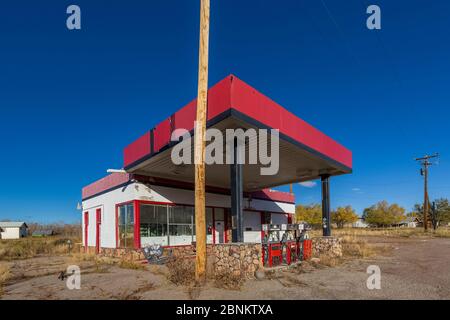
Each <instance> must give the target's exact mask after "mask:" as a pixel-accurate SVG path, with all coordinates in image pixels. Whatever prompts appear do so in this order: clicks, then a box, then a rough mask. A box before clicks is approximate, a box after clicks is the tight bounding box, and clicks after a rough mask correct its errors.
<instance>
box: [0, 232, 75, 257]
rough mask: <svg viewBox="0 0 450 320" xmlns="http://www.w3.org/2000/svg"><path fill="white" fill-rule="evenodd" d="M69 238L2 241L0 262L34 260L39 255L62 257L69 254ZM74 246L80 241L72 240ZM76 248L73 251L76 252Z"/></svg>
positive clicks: (0, 241) (0, 244)
mask: <svg viewBox="0 0 450 320" xmlns="http://www.w3.org/2000/svg"><path fill="white" fill-rule="evenodd" d="M67 240H69V239H68V238H61V237H49V238H22V239H17V240H0V260H6V261H10V260H18V259H28V258H33V257H35V256H38V255H62V254H67V253H68V252H69V246H68V244H67ZM70 240H71V241H72V244H75V243H77V242H79V239H70ZM76 250H77V248H76V246H74V247H73V248H72V251H76Z"/></svg>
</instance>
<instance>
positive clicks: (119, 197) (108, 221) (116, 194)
mask: <svg viewBox="0 0 450 320" xmlns="http://www.w3.org/2000/svg"><path fill="white" fill-rule="evenodd" d="M132 200H147V201H154V202H168V203H177V204H186V205H194V191H192V190H183V189H175V188H169V187H162V186H147V185H145V184H142V183H138V182H133V183H130V184H129V185H127V186H126V187H122V188H118V189H115V190H113V191H110V192H108V193H104V194H101V195H99V196H96V197H94V198H91V199H88V200H85V201H83V210H82V228H83V230H82V232H83V233H82V234H83V245H85V243H84V242H85V237H84V226H85V221H84V212H88V213H89V225H88V246H95V240H96V234H95V232H96V228H95V225H96V210H97V209H98V208H100V209H101V212H102V213H101V214H102V224H101V232H100V246H101V247H103V248H115V247H116V205H117V204H120V203H124V202H128V201H132ZM244 205H248V201H247V200H246V199H244ZM250 205H251V208H252V209H253V210H260V211H271V212H278V213H280V214H272V220H274V217H276V218H275V220H276V222H273V223H287V216H286V215H285V213H294V212H295V205H294V204H287V203H279V202H272V201H265V200H259V199H253V200H252V201H251V202H250ZM206 206H211V207H225V208H229V207H230V206H231V203H230V197H229V196H227V195H222V194H212V193H207V194H206ZM246 215H248V216H249V217H247V218H246ZM244 221H247V222H248V223H249V224H250V225H252V226H255V227H256V225H257V224H258V225H259V224H260V223H261V220H260V215H259V212H248V213H247V212H246V213H245V214H244ZM244 223H245V222H244ZM260 231H261V230H260V226H259V229H258V230H257V231H251V232H247V233H244V240H245V241H247V240H248V242H259V241H260V234H261V233H260ZM245 234H247V235H245ZM184 238H185V237H184ZM187 238H189V239H187ZM187 238H186V239H178V238H177V239H175V237H171V239H170V245H176V244H179V243H184V244H185V243H186V242H188V243H190V241H191V237H190V236H189V237H187ZM207 240H208V243H212V235H209V236H208V239H207ZM194 241H195V236H194ZM141 242H142V244H143V245H144V244H150V243H152V242H153V240H151V239H146V238H142V239H141ZM159 242H160V243H161V244H163V245H165V244H166V243H165V240H163V239H160V241H159Z"/></svg>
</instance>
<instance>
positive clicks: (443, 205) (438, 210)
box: [408, 198, 450, 230]
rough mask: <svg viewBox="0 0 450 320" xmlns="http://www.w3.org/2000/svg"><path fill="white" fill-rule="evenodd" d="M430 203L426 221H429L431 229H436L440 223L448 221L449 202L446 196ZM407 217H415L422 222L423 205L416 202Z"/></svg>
mask: <svg viewBox="0 0 450 320" xmlns="http://www.w3.org/2000/svg"><path fill="white" fill-rule="evenodd" d="M432 203H434V204H435V205H434V210H433V206H432ZM432 203H430V211H429V212H428V221H431V223H432V225H433V229H435V230H436V229H437V228H438V227H439V226H440V225H442V224H445V223H449V222H450V203H449V200H448V199H446V198H440V199H436V200H434V201H433V202H432ZM408 217H413V218H416V219H417V221H419V222H420V223H422V224H423V205H422V204H419V203H416V204H415V205H414V207H413V209H412V211H411V212H409V213H408Z"/></svg>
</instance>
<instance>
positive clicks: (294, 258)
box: [262, 223, 312, 268]
mask: <svg viewBox="0 0 450 320" xmlns="http://www.w3.org/2000/svg"><path fill="white" fill-rule="evenodd" d="M308 230H311V228H310V227H309V226H308V225H307V224H306V223H298V224H263V225H262V233H263V237H262V256H263V263H264V267H266V268H271V267H276V266H282V265H291V264H293V263H296V262H299V261H303V260H307V259H309V258H310V257H311V253H312V242H311V240H310V239H309V236H308V233H307V231H308Z"/></svg>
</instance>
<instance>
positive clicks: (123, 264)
mask: <svg viewBox="0 0 450 320" xmlns="http://www.w3.org/2000/svg"><path fill="white" fill-rule="evenodd" d="M117 266H118V267H119V268H122V269H131V270H145V269H146V267H145V265H144V264H142V263H140V262H136V261H129V260H120V261H119V263H118V264H117Z"/></svg>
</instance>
